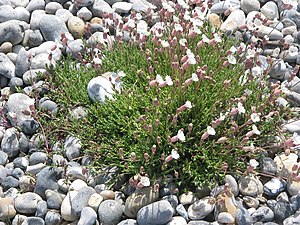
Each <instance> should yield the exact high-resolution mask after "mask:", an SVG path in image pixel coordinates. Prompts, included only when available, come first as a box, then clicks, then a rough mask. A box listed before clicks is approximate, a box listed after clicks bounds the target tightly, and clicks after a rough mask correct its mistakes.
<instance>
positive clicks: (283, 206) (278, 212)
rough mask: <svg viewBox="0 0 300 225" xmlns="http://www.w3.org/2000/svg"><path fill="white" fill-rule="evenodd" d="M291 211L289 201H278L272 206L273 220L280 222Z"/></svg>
mask: <svg viewBox="0 0 300 225" xmlns="http://www.w3.org/2000/svg"><path fill="white" fill-rule="evenodd" d="M293 213H295V212H294V210H293V208H292V207H291V205H290V204H289V203H286V202H278V203H277V204H276V205H275V208H274V215H275V218H274V219H275V222H277V223H282V222H283V220H284V219H285V218H287V217H289V216H291V215H292V214H293Z"/></svg>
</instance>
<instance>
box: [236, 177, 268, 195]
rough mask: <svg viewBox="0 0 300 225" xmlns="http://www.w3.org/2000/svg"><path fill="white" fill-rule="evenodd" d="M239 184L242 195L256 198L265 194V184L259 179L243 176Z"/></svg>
mask: <svg viewBox="0 0 300 225" xmlns="http://www.w3.org/2000/svg"><path fill="white" fill-rule="evenodd" d="M238 184H239V190H240V193H241V194H243V195H247V196H252V197H256V196H259V195H261V194H262V193H263V184H262V183H261V181H260V180H259V179H258V178H257V177H252V176H242V177H241V178H240V179H239V181H238Z"/></svg>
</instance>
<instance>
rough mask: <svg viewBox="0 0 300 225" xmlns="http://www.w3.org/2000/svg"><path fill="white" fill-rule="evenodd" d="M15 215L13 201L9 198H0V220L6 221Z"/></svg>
mask: <svg viewBox="0 0 300 225" xmlns="http://www.w3.org/2000/svg"><path fill="white" fill-rule="evenodd" d="M15 215H16V210H15V207H14V199H13V198H11V197H5V198H0V220H3V221H5V220H7V219H10V218H13V217H14V216H15Z"/></svg>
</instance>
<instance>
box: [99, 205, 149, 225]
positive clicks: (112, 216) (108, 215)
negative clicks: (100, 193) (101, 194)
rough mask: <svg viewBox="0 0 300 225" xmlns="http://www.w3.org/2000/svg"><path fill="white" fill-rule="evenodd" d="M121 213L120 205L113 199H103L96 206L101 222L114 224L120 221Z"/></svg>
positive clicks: (109, 224)
mask: <svg viewBox="0 0 300 225" xmlns="http://www.w3.org/2000/svg"><path fill="white" fill-rule="evenodd" d="M122 214H123V208H122V205H121V204H120V203H119V202H118V201H115V200H106V201H103V202H102V203H101V204H100V206H99V208H98V216H99V220H100V221H101V222H102V223H103V224H107V225H114V224H117V223H119V222H120V221H121V217H122ZM141 224H144V223H141ZM145 225H146V224H145Z"/></svg>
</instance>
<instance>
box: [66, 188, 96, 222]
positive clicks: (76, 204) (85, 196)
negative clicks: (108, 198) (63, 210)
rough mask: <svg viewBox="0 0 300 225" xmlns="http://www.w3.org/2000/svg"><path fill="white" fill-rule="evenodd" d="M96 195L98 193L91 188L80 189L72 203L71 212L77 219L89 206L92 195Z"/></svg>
mask: <svg viewBox="0 0 300 225" xmlns="http://www.w3.org/2000/svg"><path fill="white" fill-rule="evenodd" d="M94 193H96V191H95V190H94V189H93V188H91V187H82V188H81V189H79V191H78V193H77V194H76V196H75V197H74V198H73V199H72V202H71V210H72V213H74V215H75V216H76V217H78V218H79V216H80V212H81V210H82V209H83V208H84V207H86V206H88V201H89V199H90V197H91V195H92V194H94Z"/></svg>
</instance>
